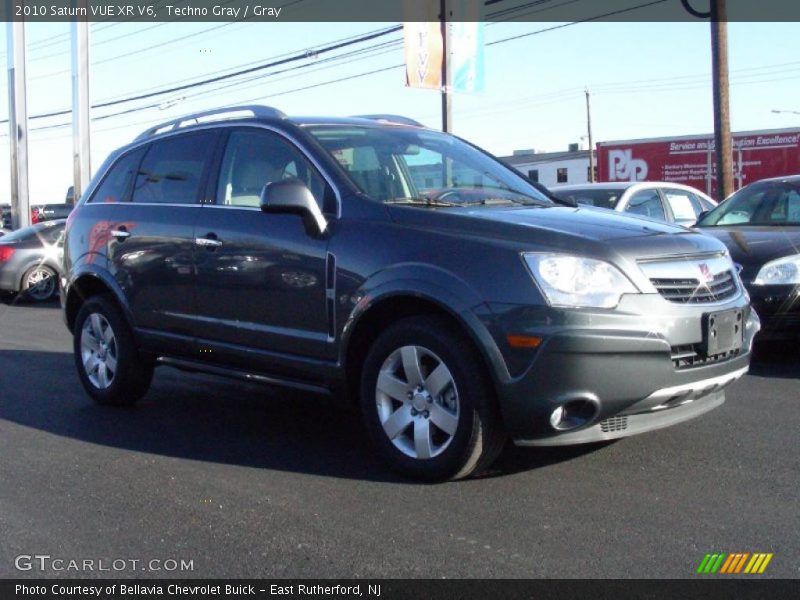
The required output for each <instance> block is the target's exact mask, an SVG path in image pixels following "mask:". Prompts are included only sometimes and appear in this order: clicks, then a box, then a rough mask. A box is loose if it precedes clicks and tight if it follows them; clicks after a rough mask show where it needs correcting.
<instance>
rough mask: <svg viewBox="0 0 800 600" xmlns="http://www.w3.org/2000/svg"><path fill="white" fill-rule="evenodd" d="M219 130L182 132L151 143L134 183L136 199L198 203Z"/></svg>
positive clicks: (134, 197) (150, 202) (163, 202)
mask: <svg viewBox="0 0 800 600" xmlns="http://www.w3.org/2000/svg"><path fill="white" fill-rule="evenodd" d="M216 137H217V136H216V134H215V133H214V132H210V131H204V132H198V133H192V134H187V135H179V136H176V137H171V138H167V139H163V140H158V141H156V142H153V143H152V144H150V147H149V148H148V150H147V152H146V154H145V156H144V159H143V160H142V164H141V166H140V167H139V171H138V173H137V175H136V182H135V184H134V187H133V196H132V201H133V202H139V203H148V204H194V203H196V202H198V201H199V199H200V198H199V196H200V189H201V186H202V183H203V175H204V173H206V172H207V166H208V163H209V160H210V158H211V155H212V154H213V149H214V142H215V141H216Z"/></svg>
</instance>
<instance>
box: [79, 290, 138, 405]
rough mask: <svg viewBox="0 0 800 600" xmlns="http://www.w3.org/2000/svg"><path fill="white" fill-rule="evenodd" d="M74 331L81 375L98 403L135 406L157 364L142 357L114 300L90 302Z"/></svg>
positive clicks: (81, 313) (85, 386)
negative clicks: (154, 364)
mask: <svg viewBox="0 0 800 600" xmlns="http://www.w3.org/2000/svg"><path fill="white" fill-rule="evenodd" d="M73 332H74V336H73V349H74V355H75V366H76V367H77V369H78V376H79V377H80V380H81V383H82V384H83V387H84V389H85V390H86V392H87V393H88V394H89V395H90V396H91V397H92V399H94V401H95V402H97V403H98V404H108V405H114V406H131V405H133V404H135V403H136V401H137V400H139V398H141V397H142V396H144V395H145V394H146V393H147V390H148V389H149V387H150V382H151V381H152V379H153V365H152V363H149V362H147V361H145V360H143V358H142V357H141V356H140V355H139V352H138V350H137V349H136V345H135V343H134V339H133V333H132V332H131V330H130V327H129V326H128V323H127V322H126V321H125V318H124V317H123V316H122V314H121V313H120V311H119V309H118V308H117V306H116V304H115V303H114V302H113V301H112V300H111V299H110V298H108V297H106V296H95V297H93V298H90V299H89V300H87V301H86V303H85V304H84V305H83V306H82V307H81V310H80V311H79V312H78V316H77V318H76V319H75V327H74V329H73Z"/></svg>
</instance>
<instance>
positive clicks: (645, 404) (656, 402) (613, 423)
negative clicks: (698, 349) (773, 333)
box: [516, 367, 747, 446]
mask: <svg viewBox="0 0 800 600" xmlns="http://www.w3.org/2000/svg"><path fill="white" fill-rule="evenodd" d="M745 373H747V367H742V368H741V369H739V370H737V371H733V372H732V373H726V374H725V375H718V376H716V377H711V378H709V379H703V380H700V381H697V382H694V383H690V384H684V385H677V386H673V387H671V388H663V389H660V390H657V391H655V392H653V393H652V394H650V395H649V396H648V397H647V398H645V399H644V400H642V401H640V402H637V403H636V404H634V405H633V406H631V407H630V408H628V409H626V410H624V411H622V412H621V413H620V414H618V415H617V416H615V417H610V418H607V419H605V420H603V421H600V422H599V423H597V424H596V425H592V426H589V427H584V428H581V429H579V430H577V431H573V432H568V433H563V434H561V435H559V436H557V437H550V438H544V439H538V440H516V444H517V445H519V446H569V445H572V444H586V443H590V442H603V441H608V440H615V439H618V438H622V437H628V436H631V435H636V434H638V433H645V432H647V431H653V430H655V429H662V428H663V427H669V426H670V425H675V424H677V423H681V422H683V421H688V420H689V419H694V418H695V417H699V416H700V415H702V414H705V413H707V412H708V411H710V410H713V409H715V408H716V407H718V406H719V405H721V404H722V403H723V402H725V394H724V393H723V391H722V390H723V389H724V388H725V387H727V386H728V385H729V384H731V383H733V382H734V381H736V380H737V379H739V378H740V377H742V376H743V375H744V374H745Z"/></svg>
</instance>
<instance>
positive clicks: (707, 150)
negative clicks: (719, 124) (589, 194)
mask: <svg viewBox="0 0 800 600" xmlns="http://www.w3.org/2000/svg"><path fill="white" fill-rule="evenodd" d="M714 146H715V144H714V136H713V134H712V135H691V136H686V137H674V138H673V137H670V138H651V139H641V140H627V141H618V142H600V143H598V144H597V171H598V180H599V181H645V180H650V181H671V182H676V183H683V184H686V185H691V186H693V187H695V188H697V189H699V190H703V191H705V192H706V193H707V194H708V195H709V196H711V197H714V198H716V195H717V185H716V171H717V169H716V154H715V152H714ZM732 159H733V177H734V186H735V187H736V188H737V189H738V188H740V187H742V186H744V185H747V184H748V183H752V182H754V181H758V180H759V179H764V178H767V177H780V176H781V175H796V174H800V129H765V130H763V131H744V132H740V133H734V134H733V157H732ZM720 199H721V198H720Z"/></svg>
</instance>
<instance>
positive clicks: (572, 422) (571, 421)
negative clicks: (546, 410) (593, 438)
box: [550, 396, 600, 431]
mask: <svg viewBox="0 0 800 600" xmlns="http://www.w3.org/2000/svg"><path fill="white" fill-rule="evenodd" d="M599 411H600V402H599V401H598V399H597V398H596V397H592V396H587V397H585V398H575V399H573V400H569V401H567V402H565V403H564V404H562V405H561V406H559V407H558V408H556V409H555V410H554V411H553V412H552V413H551V414H550V425H552V427H553V429H557V430H558V431H569V430H570V429H577V428H578V427H583V426H584V425H586V424H587V423H589V422H590V421H592V420H593V419H594V418H595V417H596V416H597V413H598V412H599Z"/></svg>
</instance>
